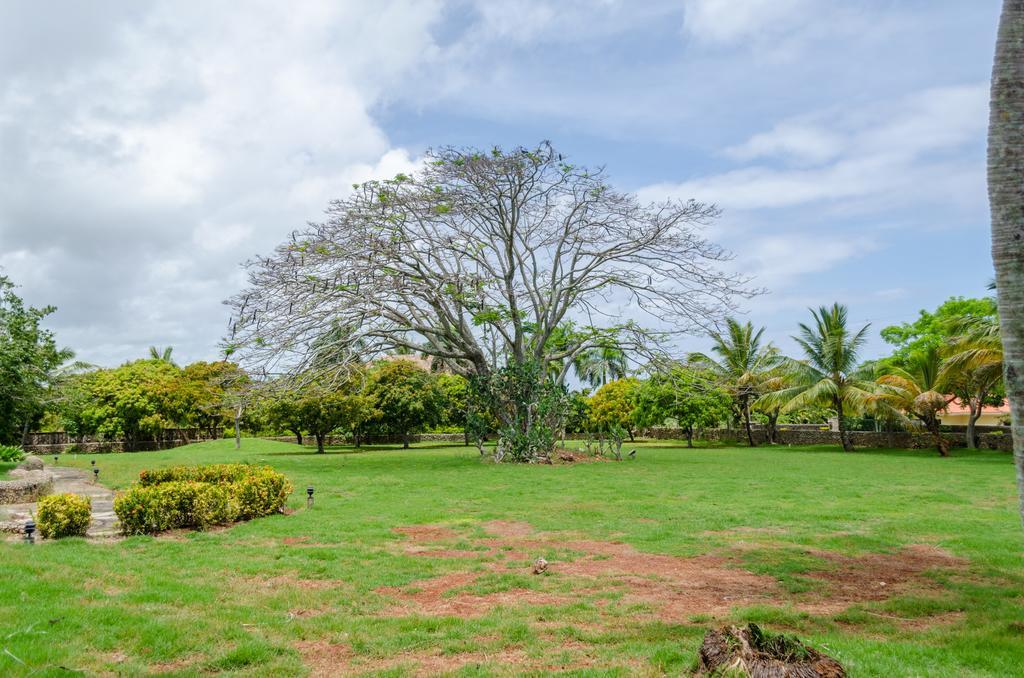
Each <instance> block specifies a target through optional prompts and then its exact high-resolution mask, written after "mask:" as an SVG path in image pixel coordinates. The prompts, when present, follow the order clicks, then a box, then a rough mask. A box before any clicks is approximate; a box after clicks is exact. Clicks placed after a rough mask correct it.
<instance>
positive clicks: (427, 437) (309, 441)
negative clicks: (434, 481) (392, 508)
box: [263, 433, 466, 445]
mask: <svg viewBox="0 0 1024 678" xmlns="http://www.w3.org/2000/svg"><path fill="white" fill-rule="evenodd" d="M263 440H275V441H277V442H279V443H294V442H295V441H296V439H295V436H269V437H264V438H263ZM409 442H410V443H464V442H466V436H465V435H464V434H462V433H413V434H412V435H410V436H409ZM352 443H353V440H352V436H347V435H346V436H337V435H331V436H327V437H326V438H324V444H325V445H351V444H352ZM360 443H362V444H363V445H401V444H402V436H400V435H372V436H363V437H362V439H361V440H360ZM302 444H303V445H316V438H314V437H313V436H311V435H303V436H302Z"/></svg>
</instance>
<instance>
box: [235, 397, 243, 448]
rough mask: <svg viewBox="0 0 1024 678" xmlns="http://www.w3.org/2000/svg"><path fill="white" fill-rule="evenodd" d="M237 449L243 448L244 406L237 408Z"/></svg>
mask: <svg viewBox="0 0 1024 678" xmlns="http://www.w3.org/2000/svg"><path fill="white" fill-rule="evenodd" d="M235 449H236V450H240V449H242V406H241V405H239V406H238V407H236V408H235Z"/></svg>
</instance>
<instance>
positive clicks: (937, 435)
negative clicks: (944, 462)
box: [924, 416, 949, 457]
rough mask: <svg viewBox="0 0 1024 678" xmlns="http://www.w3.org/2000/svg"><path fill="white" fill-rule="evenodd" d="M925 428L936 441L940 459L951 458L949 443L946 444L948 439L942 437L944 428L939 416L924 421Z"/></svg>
mask: <svg viewBox="0 0 1024 678" xmlns="http://www.w3.org/2000/svg"><path fill="white" fill-rule="evenodd" d="M924 425H925V428H927V429H928V432H929V433H931V434H932V440H934V441H935V449H936V450H937V451H938V453H939V456H940V457H948V456H949V443H948V442H946V438H945V437H944V436H943V435H942V427H941V425H940V423H939V418H938V417H937V416H933V417H929V418H927V419H925V420H924Z"/></svg>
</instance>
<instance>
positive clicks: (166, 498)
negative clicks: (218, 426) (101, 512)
mask: <svg viewBox="0 0 1024 678" xmlns="http://www.w3.org/2000/svg"><path fill="white" fill-rule="evenodd" d="M291 492H292V484H291V481H289V480H288V478H287V476H285V475H284V474H283V473H279V472H277V471H275V470H273V469H272V468H270V467H268V466H251V465H247V464H211V465H206V466H191V467H190V466H173V467H170V468H167V469H157V470H144V471H142V472H140V474H139V483H138V484H137V485H134V486H133V487H131V488H130V489H129V490H128V491H126V492H123V493H121V494H119V495H118V496H117V498H116V499H115V500H114V512H115V513H116V514H117V517H118V520H119V521H120V522H121V529H122V531H123V532H124V533H125V534H128V535H131V534H155V533H157V532H163V531H165V530H171V529H175V528H182V527H191V528H198V529H205V528H207V527H210V526H212V525H224V524H228V523H231V522H234V521H236V520H250V519H252V518H259V517H261V516H267V515H271V514H273V513H277V512H279V511H280V510H281V509H282V507H283V506H284V503H285V502H286V501H287V500H288V495H290V494H291Z"/></svg>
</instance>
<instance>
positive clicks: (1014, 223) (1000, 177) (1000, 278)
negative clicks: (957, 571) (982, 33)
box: [988, 0, 1024, 520]
mask: <svg viewBox="0 0 1024 678" xmlns="http://www.w3.org/2000/svg"><path fill="white" fill-rule="evenodd" d="M988 193H989V203H990V206H991V209H992V261H993V264H994V265H995V271H996V294H997V299H998V303H999V326H1000V332H1001V334H1002V340H1003V373H1004V377H1005V382H1006V395H1007V398H1008V399H1009V401H1010V419H1011V425H1012V431H1013V459H1014V464H1015V466H1016V468H1017V488H1018V492H1019V498H1020V512H1021V519H1022V520H1024V0H1004V2H1003V12H1002V17H1001V18H1000V21H999V34H998V37H997V40H996V52H995V62H994V66H993V68H992V101H991V111H990V118H989V135H988Z"/></svg>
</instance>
